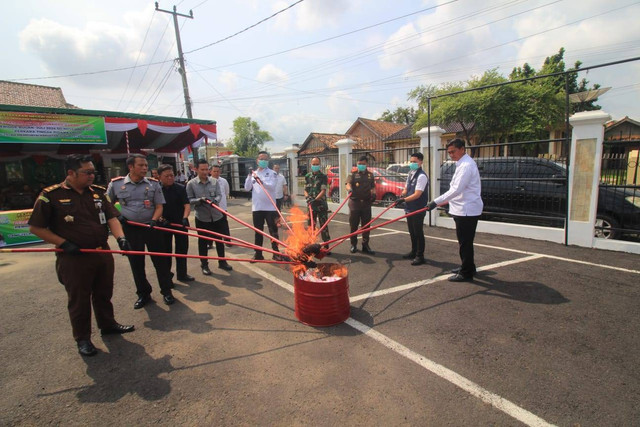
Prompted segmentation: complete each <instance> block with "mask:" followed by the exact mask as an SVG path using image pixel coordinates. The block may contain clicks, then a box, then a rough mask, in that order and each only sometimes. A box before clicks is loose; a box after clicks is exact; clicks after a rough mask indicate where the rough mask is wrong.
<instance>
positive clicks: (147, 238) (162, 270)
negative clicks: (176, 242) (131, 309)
mask: <svg viewBox="0 0 640 427" xmlns="http://www.w3.org/2000/svg"><path fill="white" fill-rule="evenodd" d="M122 228H123V230H124V235H125V236H126V238H127V240H128V241H129V244H130V245H131V249H132V250H134V251H144V250H145V246H146V248H147V249H148V250H149V251H150V252H165V253H166V252H168V251H167V248H166V247H165V243H164V240H163V236H162V233H163V232H161V231H158V230H154V229H150V228H147V227H139V226H135V225H130V224H124V225H123V226H122ZM128 258H129V265H130V266H131V272H132V273H133V281H134V282H135V284H136V293H137V294H138V296H143V295H150V294H151V290H152V289H151V284H150V283H149V281H148V280H147V274H146V273H145V261H144V255H129V256H128ZM151 262H152V263H153V267H154V268H155V270H156V276H157V277H158V284H159V285H160V293H161V294H162V295H170V294H171V285H172V284H173V282H172V280H171V270H170V269H169V265H168V264H167V261H166V260H165V259H164V257H161V256H151Z"/></svg>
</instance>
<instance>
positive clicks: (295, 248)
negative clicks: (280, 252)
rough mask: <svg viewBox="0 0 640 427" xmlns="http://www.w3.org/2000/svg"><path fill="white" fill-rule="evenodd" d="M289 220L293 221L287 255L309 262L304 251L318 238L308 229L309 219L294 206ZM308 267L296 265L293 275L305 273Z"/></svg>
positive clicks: (292, 269) (293, 267)
mask: <svg viewBox="0 0 640 427" xmlns="http://www.w3.org/2000/svg"><path fill="white" fill-rule="evenodd" d="M289 218H290V219H291V230H292V231H293V233H291V232H289V233H288V234H289V236H288V237H287V240H286V243H287V245H288V246H289V248H288V249H286V251H285V252H286V254H287V255H288V256H289V257H291V259H293V260H299V261H303V262H304V261H308V260H309V256H308V255H306V254H305V253H304V252H303V249H304V248H305V247H306V246H308V245H310V244H312V243H315V241H316V238H317V236H315V235H314V233H313V231H312V230H311V229H310V228H308V227H307V220H308V219H309V217H308V216H307V214H305V213H304V212H303V211H302V210H301V209H300V208H298V207H297V206H293V207H292V208H291V210H290V211H289ZM306 270H307V267H306V266H305V265H304V264H295V265H293V266H292V267H291V271H292V272H293V274H296V275H297V274H300V273H304V272H305V271H306Z"/></svg>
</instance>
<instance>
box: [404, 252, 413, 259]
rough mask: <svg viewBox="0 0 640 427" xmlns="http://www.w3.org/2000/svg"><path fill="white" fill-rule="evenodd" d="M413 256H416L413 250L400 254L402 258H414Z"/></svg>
mask: <svg viewBox="0 0 640 427" xmlns="http://www.w3.org/2000/svg"><path fill="white" fill-rule="evenodd" d="M415 257H416V254H414V253H413V252H409V253H408V254H404V255H402V258H404V259H414V258H415Z"/></svg>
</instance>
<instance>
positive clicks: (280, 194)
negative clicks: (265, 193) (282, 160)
mask: <svg viewBox="0 0 640 427" xmlns="http://www.w3.org/2000/svg"><path fill="white" fill-rule="evenodd" d="M273 171H274V172H275V173H276V174H277V175H276V178H277V179H278V182H277V183H276V206H277V207H278V210H282V203H283V202H284V201H285V200H286V199H287V198H288V197H289V188H288V187H287V180H286V179H285V177H284V175H282V174H281V173H280V165H279V164H277V163H276V164H275V165H273Z"/></svg>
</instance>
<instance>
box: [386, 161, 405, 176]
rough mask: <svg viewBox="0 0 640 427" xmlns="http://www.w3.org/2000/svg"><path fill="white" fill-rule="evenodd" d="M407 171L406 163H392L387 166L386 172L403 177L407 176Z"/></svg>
mask: <svg viewBox="0 0 640 427" xmlns="http://www.w3.org/2000/svg"><path fill="white" fill-rule="evenodd" d="M409 170H410V169H409V164H408V163H392V164H390V165H389V166H387V172H389V173H392V174H396V175H401V176H405V177H406V176H407V175H409Z"/></svg>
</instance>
